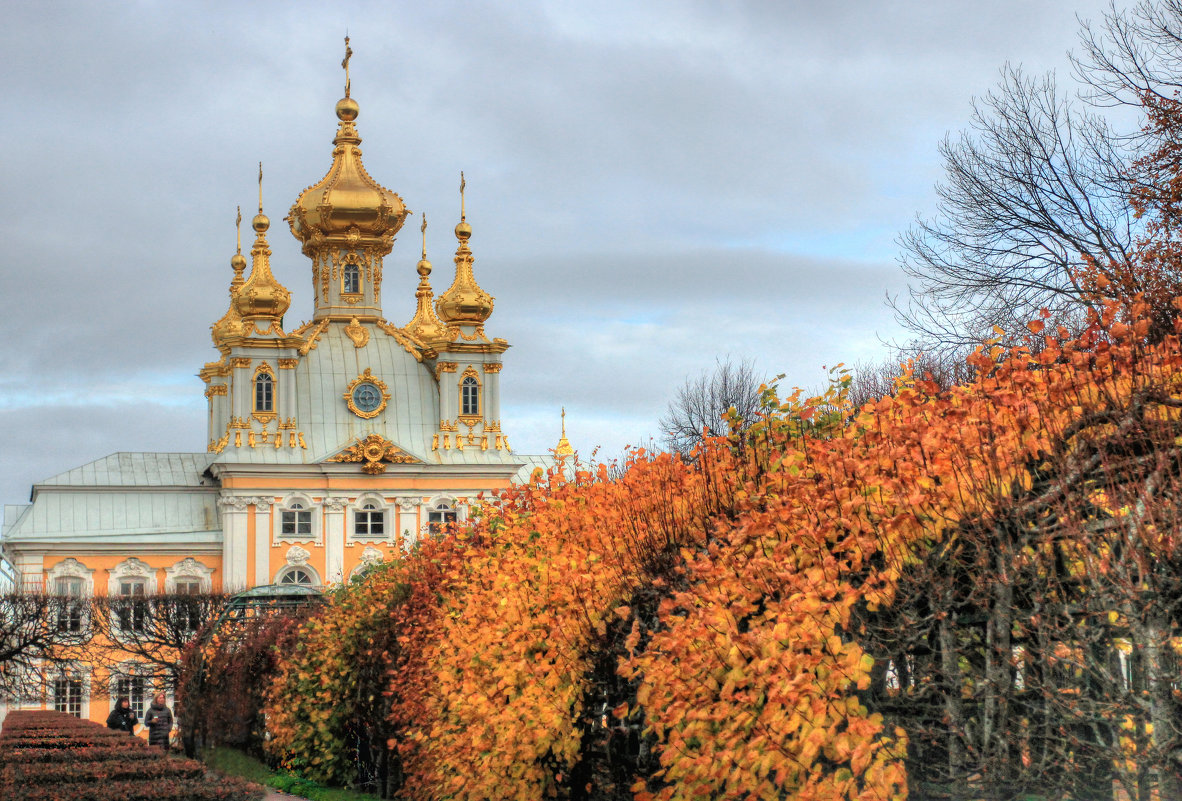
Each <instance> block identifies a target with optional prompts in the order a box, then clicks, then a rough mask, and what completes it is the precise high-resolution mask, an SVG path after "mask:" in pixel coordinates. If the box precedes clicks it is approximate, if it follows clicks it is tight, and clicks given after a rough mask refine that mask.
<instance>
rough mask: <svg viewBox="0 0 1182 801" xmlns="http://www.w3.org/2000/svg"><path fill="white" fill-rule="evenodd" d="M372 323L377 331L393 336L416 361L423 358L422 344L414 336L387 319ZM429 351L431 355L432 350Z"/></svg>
mask: <svg viewBox="0 0 1182 801" xmlns="http://www.w3.org/2000/svg"><path fill="white" fill-rule="evenodd" d="M374 325H375V326H377V328H378V330H379V331H381V332H383V333H385V334H388V335H389V336H391V337H393V338H394V341H395V342H397V343H398V344H399V345H401V346H402V348H403V350H405V351H406V352H407V353H409V354H410V355H411V356H414V357H415V361H416V362H421V361H422V360H423V345H422V343H420V342H418V341H416V340H415V339H414V337H412V336H410V335H409V334H407V333H406V332H405V331H403V330H402V329H400V328H396V327H395V326H394V325H393V324H391V323H390V322H388V321H387V320H378V321H376V322H375V323H374ZM430 352H431V354H432V355H434V351H430Z"/></svg>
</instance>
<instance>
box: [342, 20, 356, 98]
mask: <svg viewBox="0 0 1182 801" xmlns="http://www.w3.org/2000/svg"><path fill="white" fill-rule="evenodd" d="M351 58H353V48H351V47H349V35H348V34H345V60H344V61H342V62H341V67H342V68H343V69H344V70H345V97H348V96H349V88H350V86H349V59H351Z"/></svg>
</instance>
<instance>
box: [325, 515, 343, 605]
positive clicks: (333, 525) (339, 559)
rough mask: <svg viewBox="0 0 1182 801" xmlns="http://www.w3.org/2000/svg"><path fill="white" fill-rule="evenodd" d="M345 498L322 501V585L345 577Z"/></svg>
mask: <svg viewBox="0 0 1182 801" xmlns="http://www.w3.org/2000/svg"><path fill="white" fill-rule="evenodd" d="M347 504H348V500H346V499H345V498H325V499H324V512H325V514H324V583H325V584H329V583H335V582H339V581H343V580H344V577H345V506H346V505H347Z"/></svg>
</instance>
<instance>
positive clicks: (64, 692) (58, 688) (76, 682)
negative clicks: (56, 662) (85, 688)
mask: <svg viewBox="0 0 1182 801" xmlns="http://www.w3.org/2000/svg"><path fill="white" fill-rule="evenodd" d="M53 709H54V711H55V712H65V713H66V714H69V715H73V716H74V717H76V718H80V717H82V679H79V678H75V677H73V676H58V677H57V678H55V679H54V680H53Z"/></svg>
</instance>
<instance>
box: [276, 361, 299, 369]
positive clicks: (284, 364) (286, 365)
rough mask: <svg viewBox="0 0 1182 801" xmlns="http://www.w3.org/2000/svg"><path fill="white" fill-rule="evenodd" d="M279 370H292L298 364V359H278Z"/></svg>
mask: <svg viewBox="0 0 1182 801" xmlns="http://www.w3.org/2000/svg"><path fill="white" fill-rule="evenodd" d="M277 361H278V362H279V369H280V370H294V369H295V368H296V366H297V365H299V363H300V360H299V359H278V360H277Z"/></svg>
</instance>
